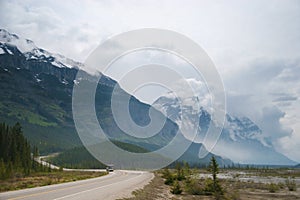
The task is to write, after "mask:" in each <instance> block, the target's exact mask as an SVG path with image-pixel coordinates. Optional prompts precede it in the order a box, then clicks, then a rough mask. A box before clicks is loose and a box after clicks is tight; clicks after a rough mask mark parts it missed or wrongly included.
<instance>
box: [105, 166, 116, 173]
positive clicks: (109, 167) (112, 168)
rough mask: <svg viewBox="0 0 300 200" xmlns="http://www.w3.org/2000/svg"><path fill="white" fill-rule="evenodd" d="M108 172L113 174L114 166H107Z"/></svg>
mask: <svg viewBox="0 0 300 200" xmlns="http://www.w3.org/2000/svg"><path fill="white" fill-rule="evenodd" d="M106 171H107V172H108V173H109V172H113V171H114V166H113V165H107V167H106Z"/></svg>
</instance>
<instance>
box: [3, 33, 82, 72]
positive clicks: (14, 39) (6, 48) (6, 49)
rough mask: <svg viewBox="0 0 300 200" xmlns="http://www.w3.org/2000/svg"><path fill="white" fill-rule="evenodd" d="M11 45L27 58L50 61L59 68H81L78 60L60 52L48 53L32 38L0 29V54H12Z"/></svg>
mask: <svg viewBox="0 0 300 200" xmlns="http://www.w3.org/2000/svg"><path fill="white" fill-rule="evenodd" d="M11 46H13V47H16V48H17V49H18V50H19V51H20V52H21V53H22V54H23V55H24V56H25V57H26V59H27V60H30V59H31V60H42V61H44V62H51V64H53V65H54V66H56V67H59V68H64V67H67V68H77V69H79V68H80V69H81V68H83V64H82V63H80V62H77V61H74V60H72V59H69V58H66V57H65V56H63V55H60V54H55V53H50V52H48V51H46V50H44V49H41V48H39V47H37V46H36V45H35V44H34V42H33V41H32V40H29V39H25V38H21V37H19V36H17V35H16V34H12V33H9V32H8V31H6V30H5V29H0V54H13V53H12V51H11V49H10V47H11Z"/></svg>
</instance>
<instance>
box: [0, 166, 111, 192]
mask: <svg viewBox="0 0 300 200" xmlns="http://www.w3.org/2000/svg"><path fill="white" fill-rule="evenodd" d="M106 174H107V173H106V172H84V171H52V172H38V173H32V174H31V175H30V176H26V177H15V178H11V179H7V180H0V192H5V191H11V190H19V189H25V188H33V187H39V186H45V185H52V184H58V183H65V182H72V181H78V180H83V179H89V178H96V177H100V176H103V175H106Z"/></svg>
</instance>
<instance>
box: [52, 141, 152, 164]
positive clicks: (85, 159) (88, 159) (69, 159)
mask: <svg viewBox="0 0 300 200" xmlns="http://www.w3.org/2000/svg"><path fill="white" fill-rule="evenodd" d="M112 142H113V143H114V144H115V145H116V146H118V147H119V148H122V149H124V150H126V151H130V152H135V153H145V152H147V150H145V149H143V148H141V147H139V146H136V145H133V144H128V143H124V142H119V141H112ZM99 145H101V144H99ZM48 161H50V162H51V163H53V164H55V165H58V166H63V167H65V168H71V169H99V168H100V169H101V168H102V169H104V168H105V167H106V165H105V164H103V163H101V162H100V161H98V160H97V159H96V158H94V157H93V156H92V155H91V154H90V153H89V151H88V150H87V149H86V148H85V147H75V148H73V149H70V150H67V151H64V152H62V153H60V154H59V155H58V156H55V157H50V158H48Z"/></svg>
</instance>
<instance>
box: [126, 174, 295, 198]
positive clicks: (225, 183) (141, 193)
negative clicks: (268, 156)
mask: <svg viewBox="0 0 300 200" xmlns="http://www.w3.org/2000/svg"><path fill="white" fill-rule="evenodd" d="M170 171H171V172H172V170H170ZM209 176H210V175H209V173H208V172H207V171H206V170H192V173H191V177H193V179H194V180H197V181H199V182H200V183H199V185H201V182H202V183H204V182H205V179H207V178H209ZM288 180H289V181H290V182H287V181H288ZM219 181H220V184H221V186H222V187H223V189H224V195H223V196H221V197H220V198H219V199H230V200H231V199H233V200H234V199H241V200H253V199H254V200H256V199H257V200H265V199H270V200H271V199H272V200H277V199H278V200H279V199H300V170H299V169H293V170H288V169H271V170H263V169H257V170H240V169H239V170H220V174H219ZM164 182H165V179H164V178H162V171H157V172H156V173H155V178H154V179H153V180H152V181H151V182H150V184H148V185H146V186H145V187H144V189H142V190H138V191H135V192H133V194H134V195H135V197H132V198H128V199H127V200H142V199H146V200H150V199H151V200H152V199H182V200H190V199H216V197H215V196H212V195H191V194H190V193H189V192H187V190H188V189H187V188H186V183H185V181H184V180H183V181H180V182H179V184H180V186H181V189H182V190H183V192H182V193H181V194H179V195H174V194H172V193H171V192H170V191H171V186H169V185H166V184H164ZM288 183H290V184H291V185H288ZM292 183H294V184H295V185H292ZM289 187H290V189H289ZM290 190H293V191H290Z"/></svg>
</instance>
